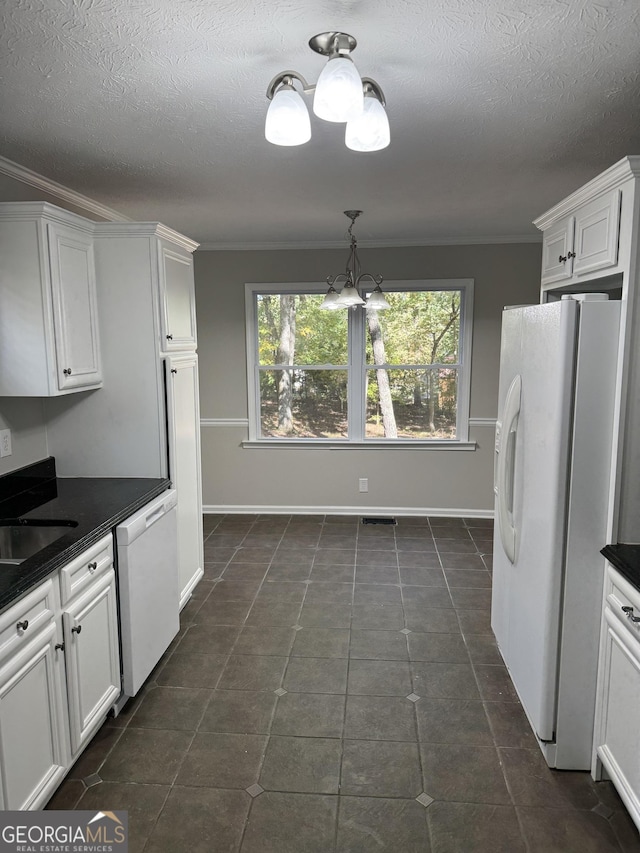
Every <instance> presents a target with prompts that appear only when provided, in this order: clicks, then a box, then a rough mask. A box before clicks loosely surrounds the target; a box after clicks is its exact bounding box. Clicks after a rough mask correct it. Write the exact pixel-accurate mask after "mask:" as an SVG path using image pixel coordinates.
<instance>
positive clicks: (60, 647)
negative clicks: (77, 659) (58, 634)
mask: <svg viewBox="0 0 640 853" xmlns="http://www.w3.org/2000/svg"><path fill="white" fill-rule="evenodd" d="M54 649H55V650H56V651H57V652H58V651H60V652H63V651H64V643H56V644H55V646H54Z"/></svg>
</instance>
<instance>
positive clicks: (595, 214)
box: [573, 190, 621, 275]
mask: <svg viewBox="0 0 640 853" xmlns="http://www.w3.org/2000/svg"><path fill="white" fill-rule="evenodd" d="M620 199H621V193H620V190H615V191H614V192H611V193H608V194H607V195H604V196H602V197H601V198H597V199H595V200H594V201H592V202H590V203H589V204H585V206H584V207H583V208H582V209H581V210H580V212H579V213H578V214H577V215H576V238H575V246H574V252H575V259H574V262H573V272H574V275H583V274H584V273H588V272H594V271H595V270H601V269H606V268H607V267H613V266H615V265H616V264H617V262H618V235H619V233H620Z"/></svg>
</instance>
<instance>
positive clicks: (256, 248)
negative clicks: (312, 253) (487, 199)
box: [199, 234, 542, 252]
mask: <svg viewBox="0 0 640 853" xmlns="http://www.w3.org/2000/svg"><path fill="white" fill-rule="evenodd" d="M541 241H542V237H541V235H540V234H516V235H510V236H506V235H505V236H502V237H496V236H494V237H491V236H486V237H439V238H435V237H434V238H433V239H427V238H425V239H420V240H405V239H403V238H399V239H398V240H361V239H358V248H359V249H409V248H420V247H423V246H491V245H502V244H505V243H540V242H541ZM345 247H346V248H348V243H346V241H345V240H341V241H337V240H317V241H308V242H298V243H292V242H255V243H207V242H205V243H201V244H200V248H199V251H201V252H264V251H291V250H295V249H344V248H345Z"/></svg>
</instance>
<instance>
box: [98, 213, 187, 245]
mask: <svg viewBox="0 0 640 853" xmlns="http://www.w3.org/2000/svg"><path fill="white" fill-rule="evenodd" d="M94 233H95V234H96V235H97V236H101V235H107V236H109V237H161V238H162V239H163V240H168V241H169V242H171V243H175V244H176V245H178V246H181V247H182V248H183V249H186V250H187V251H188V252H195V250H196V249H197V248H198V245H199V244H198V243H196V242H195V240H191V239H190V238H189V237H185V236H184V234H180V232H179V231H174V230H173V228H169V227H168V226H167V225H163V224H162V222H131V220H127V221H126V223H124V222H97V223H96V225H95V228H94Z"/></svg>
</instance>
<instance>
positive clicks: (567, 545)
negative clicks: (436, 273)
mask: <svg viewBox="0 0 640 853" xmlns="http://www.w3.org/2000/svg"><path fill="white" fill-rule="evenodd" d="M619 309H620V303H619V302H610V301H607V297H606V296H605V295H602V294H587V295H579V296H577V295H576V296H570V297H563V298H562V299H561V300H560V301H557V302H553V303H547V304H543V305H532V306H526V307H515V308H506V309H505V310H504V312H503V318H502V344H501V359H500V385H499V407H498V412H499V414H498V421H497V424H496V443H495V451H496V452H495V469H494V492H495V543H494V558H493V592H492V610H491V626H492V628H493V631H494V634H495V636H496V639H497V642H498V647H499V649H500V652H501V654H502V657H503V659H504V662H505V664H506V666H507V668H508V670H509V673H510V675H511V678H512V680H513V683H514V685H515V688H516V690H517V692H518V695H519V697H520V700H521V701H522V705H523V707H524V710H525V712H526V714H527V717H528V719H529V722H530V724H531V727H532V729H533V731H534V733H535V734H536V736H537V739H538V743H539V744H540V747H541V749H542V752H543V754H544V756H545V759H546V761H547V763H548V764H549V766H551V767H557V768H563V769H574V770H588V769H589V768H590V766H591V748H592V738H593V723H594V706H595V690H596V670H597V661H598V640H599V625H600V611H601V601H602V600H601V596H602V585H603V579H604V558H603V557H602V556H601V555H600V549H601V548H602V547H603V546H604V545H605V544H606V542H607V533H606V529H607V513H608V505H609V472H610V465H611V454H612V430H613V408H614V406H613V402H614V393H615V374H616V356H617V348H618V326H619V320H620V310H619Z"/></svg>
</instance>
